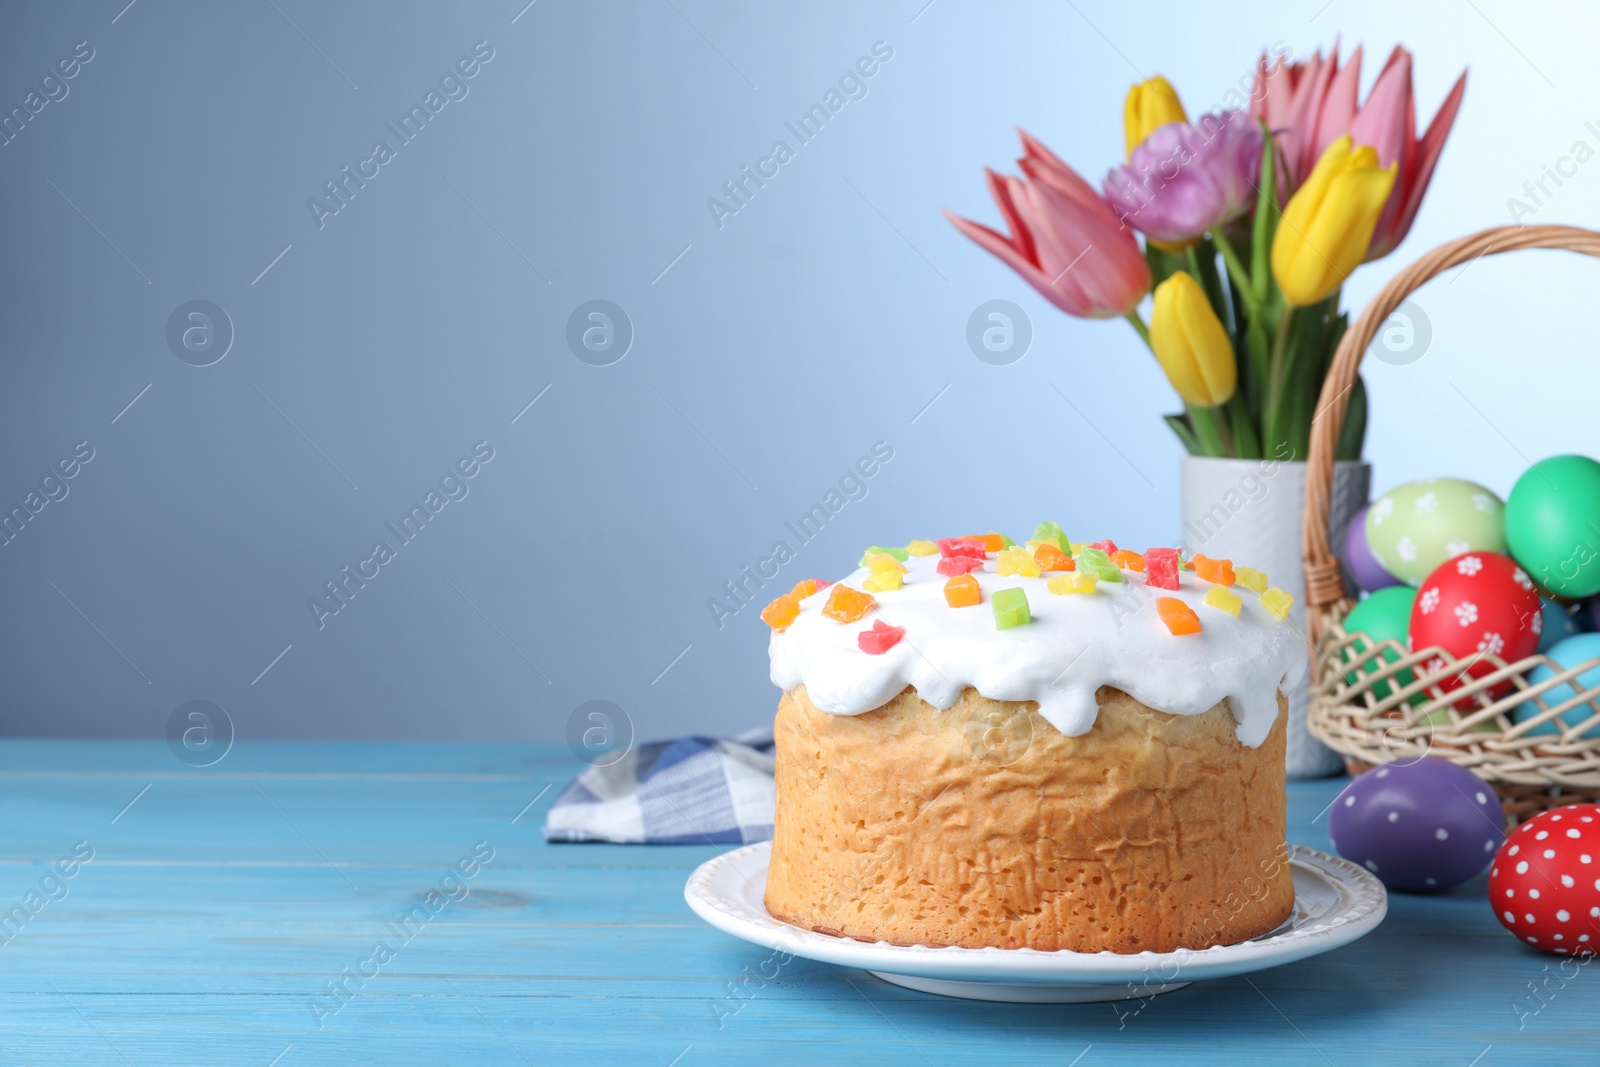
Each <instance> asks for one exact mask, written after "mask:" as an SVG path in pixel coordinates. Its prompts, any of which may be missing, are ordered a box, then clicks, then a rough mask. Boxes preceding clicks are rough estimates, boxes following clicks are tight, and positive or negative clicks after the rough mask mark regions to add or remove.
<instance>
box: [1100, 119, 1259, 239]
mask: <svg viewBox="0 0 1600 1067" xmlns="http://www.w3.org/2000/svg"><path fill="white" fill-rule="evenodd" d="M1260 170H1261V127H1260V126H1258V125H1257V124H1256V121H1255V119H1253V118H1251V117H1250V116H1249V115H1247V114H1245V113H1244V112H1243V111H1223V112H1218V113H1216V114H1211V115H1202V116H1200V118H1199V119H1198V120H1197V121H1195V122H1193V123H1188V122H1169V123H1167V124H1166V125H1165V126H1161V127H1159V128H1157V129H1156V130H1154V131H1152V132H1151V134H1150V136H1149V137H1147V138H1145V141H1144V143H1143V144H1141V145H1140V146H1139V147H1138V148H1135V149H1134V150H1133V155H1132V156H1131V157H1130V158H1129V160H1128V162H1127V164H1126V165H1124V166H1120V167H1113V168H1111V172H1110V173H1109V174H1107V175H1106V180H1105V182H1104V184H1103V186H1102V188H1103V189H1104V190H1105V194H1106V199H1107V200H1108V201H1109V202H1110V204H1111V206H1112V207H1113V208H1115V209H1116V210H1117V211H1118V212H1119V213H1120V214H1121V215H1122V218H1123V219H1125V220H1126V221H1127V223H1128V225H1130V226H1132V227H1134V228H1135V229H1136V230H1138V231H1140V232H1141V233H1143V234H1145V235H1147V236H1149V237H1153V238H1155V239H1156V240H1157V241H1163V242H1166V243H1167V244H1177V245H1182V244H1184V243H1186V242H1189V241H1192V240H1194V239H1196V238H1198V237H1201V236H1203V235H1204V234H1205V232H1206V231H1207V230H1210V229H1213V228H1215V227H1217V226H1221V225H1222V224H1223V223H1226V222H1232V221H1233V220H1234V219H1236V218H1238V217H1239V216H1240V215H1243V214H1245V213H1246V212H1248V211H1249V210H1250V209H1251V207H1253V206H1254V205H1255V202H1256V180H1257V175H1258V173H1259V171H1260Z"/></svg>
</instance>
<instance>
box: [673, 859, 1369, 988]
mask: <svg viewBox="0 0 1600 1067" xmlns="http://www.w3.org/2000/svg"><path fill="white" fill-rule="evenodd" d="M771 854H772V843H771V842H770V841H764V842H761V843H760V844H755V845H746V846H744V847H743V848H736V849H734V850H732V851H730V852H725V853H723V854H722V855H720V856H718V857H716V858H715V859H712V860H708V861H707V862H705V863H702V864H701V865H700V866H699V867H698V868H696V869H695V872H694V874H692V875H690V877H689V882H688V884H687V885H685V886H684V889H683V896H684V899H685V900H687V901H688V902H689V907H691V908H693V909H694V911H695V914H697V915H699V916H700V917H701V918H702V919H704V920H705V921H706V922H708V923H710V924H711V925H712V926H715V927H716V928H717V929H719V930H721V931H723V932H724V933H729V934H732V935H733V936H734V937H737V938H742V939H743V940H745V941H752V942H754V943H755V944H758V945H762V946H765V947H767V948H773V949H778V950H780V951H783V952H787V953H790V954H792V955H795V956H802V957H804V958H806V959H812V960H820V961H822V962H824V963H836V964H839V965H840V966H844V967H862V968H865V969H866V970H868V971H871V972H872V973H873V974H874V975H876V976H877V977H879V978H882V979H883V980H884V981H886V982H893V983H894V984H896V985H902V986H907V987H909V988H911V989H918V990H921V991H922V992H924V993H939V994H942V995H944V996H951V997H967V998H969V999H972V1000H1002V1001H1017V1002H1026V1003H1068V1002H1082V1001H1095V1000H1123V999H1127V998H1130V997H1148V996H1152V995H1153V994H1156V993H1165V992H1168V991H1169V990H1173V989H1179V988H1182V987H1183V986H1186V985H1188V984H1189V983H1190V982H1195V981H1200V980H1202V979H1206V978H1226V977H1229V976H1231V975H1236V974H1247V973H1249V972H1251V971H1259V970H1262V969H1264V968H1267V967H1277V966H1279V965H1280V964H1284V963H1293V962H1294V961H1295V960H1303V959H1305V958H1306V957H1307V956H1315V955H1317V954H1318V953H1322V952H1327V951H1329V950H1331V949H1336V948H1339V947H1340V946H1341V945H1347V944H1349V943H1350V942H1352V941H1354V940H1355V939H1356V938H1358V937H1361V936H1362V935H1363V934H1366V933H1368V932H1369V931H1371V930H1372V929H1373V928H1374V927H1376V926H1377V925H1378V923H1380V922H1382V921H1383V916H1384V914H1385V912H1387V911H1388V907H1389V904H1388V896H1387V894H1386V893H1385V892H1384V889H1383V884H1382V883H1381V882H1379V881H1378V880H1377V879H1376V878H1374V877H1373V876H1372V875H1371V874H1370V873H1368V872H1367V871H1365V870H1363V869H1362V868H1360V867H1357V866H1356V865H1355V864H1353V863H1348V862H1346V861H1344V860H1342V859H1339V858H1338V857H1337V856H1330V855H1328V854H1327V853H1324V852H1317V851H1316V850H1314V849H1309V848H1302V847H1300V846H1299V845H1290V846H1289V867H1290V870H1291V872H1292V874H1293V876H1294V898H1295V899H1294V914H1293V915H1291V916H1290V917H1289V919H1288V920H1287V921H1286V922H1285V923H1284V924H1283V925H1282V926H1280V927H1278V929H1276V930H1273V931H1272V932H1271V933H1267V934H1263V935H1261V936H1260V937H1257V938H1254V939H1252V940H1250V941H1245V942H1242V943H1240V944H1237V945H1218V946H1215V947H1213V948H1208V949H1202V950H1194V951H1192V950H1188V949H1179V950H1178V951H1176V952H1139V953H1131V954H1121V953H1115V952H1038V951H1036V950H1034V949H1028V948H1020V949H1003V948H929V947H927V946H924V945H910V946H905V945H891V944H889V943H887V942H884V941H877V942H867V941H857V940H854V939H853V938H848V937H832V936H830V935H828V934H819V933H816V932H814V931H811V930H802V929H800V928H799V927H797V926H790V925H789V924H788V923H785V922H781V921H779V920H778V919H774V918H773V917H772V916H771V915H769V914H767V909H766V906H765V905H764V904H763V903H762V894H763V893H764V891H765V889H766V884H767V861H768V859H769V858H770V856H771Z"/></svg>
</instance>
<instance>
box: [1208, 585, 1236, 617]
mask: <svg viewBox="0 0 1600 1067" xmlns="http://www.w3.org/2000/svg"><path fill="white" fill-rule="evenodd" d="M1205 603H1206V604H1207V605H1208V606H1210V607H1213V608H1216V609H1217V610H1218V611H1225V612H1227V613H1228V614H1229V615H1232V616H1234V617H1238V614H1239V606H1240V605H1241V604H1243V603H1244V601H1242V600H1240V599H1239V594H1238V593H1235V592H1233V591H1232V590H1230V589H1229V588H1228V587H1227V586H1225V585H1213V586H1211V587H1210V588H1209V589H1207V590H1206V597H1205Z"/></svg>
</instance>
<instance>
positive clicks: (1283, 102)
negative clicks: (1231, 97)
mask: <svg viewBox="0 0 1600 1067" xmlns="http://www.w3.org/2000/svg"><path fill="white" fill-rule="evenodd" d="M1360 81H1361V48H1360V47H1359V46H1358V47H1357V48H1356V50H1355V51H1354V52H1352V53H1351V54H1350V59H1349V61H1348V62H1347V63H1346V64H1345V65H1344V66H1342V67H1341V66H1340V65H1339V46H1338V44H1335V45H1334V48H1333V55H1332V56H1331V57H1330V58H1328V59H1326V60H1324V59H1323V58H1322V52H1321V51H1320V50H1319V51H1318V52H1317V53H1316V54H1315V55H1314V56H1312V57H1311V59H1310V61H1309V62H1306V63H1294V64H1285V63H1284V62H1283V60H1282V59H1279V60H1278V61H1277V62H1276V63H1274V64H1273V65H1272V67H1271V68H1268V66H1267V61H1266V56H1265V55H1263V56H1262V57H1261V60H1260V62H1259V63H1258V65H1257V68H1256V83H1255V89H1254V91H1253V92H1252V93H1251V101H1252V102H1251V111H1252V113H1253V114H1255V115H1256V116H1257V117H1258V118H1260V119H1261V120H1262V121H1264V122H1265V123H1266V124H1267V128H1268V129H1269V130H1271V131H1272V132H1273V135H1274V137H1275V138H1276V141H1277V146H1278V150H1279V151H1280V152H1281V154H1282V159H1283V166H1284V172H1285V175H1286V177H1287V178H1288V189H1289V191H1291V192H1292V191H1293V190H1294V189H1296V188H1298V187H1299V185H1300V183H1301V182H1302V181H1304V180H1305V178H1306V175H1308V174H1310V173H1311V168H1312V167H1313V166H1315V165H1316V162H1317V160H1318V159H1319V158H1320V157H1321V155H1322V153H1323V150H1324V149H1326V148H1327V147H1328V146H1329V145H1330V144H1332V143H1333V142H1334V141H1336V140H1338V139H1339V138H1340V137H1342V136H1343V135H1345V134H1347V133H1348V134H1349V135H1350V136H1351V137H1353V138H1354V139H1355V142H1356V143H1357V144H1368V145H1372V146H1373V147H1374V148H1376V149H1377V150H1378V165H1379V166H1383V167H1387V166H1389V165H1390V164H1391V163H1397V164H1399V167H1398V175H1397V177H1396V179H1395V185H1394V192H1393V193H1391V194H1390V195H1389V202H1388V204H1387V205H1385V207H1384V210H1383V216H1382V217H1381V218H1380V219H1379V220H1378V228H1377V230H1376V231H1374V233H1373V235H1372V245H1371V247H1370V248H1369V249H1368V251H1367V259H1368V260H1369V261H1370V260H1374V259H1378V258H1380V257H1382V256H1386V255H1388V254H1389V253H1390V252H1392V251H1394V249H1395V247H1396V246H1398V245H1399V244H1400V242H1401V241H1403V240H1405V236H1406V234H1407V233H1409V232H1410V230H1411V224H1412V222H1413V221H1415V220H1416V217H1417V209H1418V208H1419V207H1421V206H1422V197H1423V194H1424V193H1426V192H1427V191H1428V182H1429V180H1431V179H1432V177H1433V168H1434V164H1436V163H1437V162H1438V161H1439V153H1440V152H1441V151H1442V150H1443V149H1444V142H1445V138H1446V137H1448V136H1449V135H1450V127H1451V125H1452V124H1453V123H1454V122H1455V118H1456V111H1457V110H1458V109H1459V108H1460V106H1461V97H1462V94H1464V93H1465V92H1466V88H1467V74H1466V72H1465V71H1462V72H1461V77H1459V78H1457V79H1456V83H1455V85H1454V86H1452V87H1451V89H1450V92H1449V94H1448V95H1447V96H1446V97H1445V99H1444V103H1443V104H1441V105H1440V106H1439V110H1438V112H1437V113H1436V114H1435V115H1434V116H1433V121H1432V122H1430V123H1429V124H1428V129H1427V132H1425V133H1424V134H1423V135H1422V137H1421V138H1420V139H1418V138H1417V137H1416V113H1415V103H1414V99H1413V94H1412V89H1411V53H1410V52H1408V51H1407V50H1406V49H1404V48H1402V47H1399V46H1396V47H1395V50H1394V51H1393V52H1391V53H1390V54H1389V59H1388V62H1386V63H1385V64H1384V65H1383V71H1382V72H1381V73H1380V74H1379V75H1378V80H1377V81H1376V82H1374V83H1373V86H1372V90H1371V91H1370V92H1368V93H1367V102H1366V103H1365V104H1361V105H1360V106H1357V103H1356V90H1357V88H1358V85H1359V83H1360Z"/></svg>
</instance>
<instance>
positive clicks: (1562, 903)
mask: <svg viewBox="0 0 1600 1067" xmlns="http://www.w3.org/2000/svg"><path fill="white" fill-rule="evenodd" d="M1597 858H1600V805H1595V804H1569V805H1567V806H1566V807H1562V808H1554V809H1552V810H1550V811H1547V812H1545V813H1544V814H1542V815H1537V816H1535V817H1533V818H1532V819H1529V820H1528V821H1527V822H1525V823H1523V824H1522V825H1521V826H1519V827H1517V828H1516V829H1515V830H1513V831H1512V832H1511V833H1510V835H1508V836H1507V837H1506V841H1505V844H1504V845H1502V846H1501V848H1500V851H1499V853H1498V854H1497V855H1496V856H1495V858H1494V866H1493V867H1491V868H1490V869H1489V902H1490V904H1491V905H1493V907H1494V912H1495V916H1496V917H1497V918H1498V919H1499V920H1500V925H1502V926H1504V927H1505V928H1506V929H1507V930H1509V931H1511V933H1512V934H1513V935H1515V936H1516V938H1517V939H1518V940H1520V941H1522V942H1523V943H1524V944H1526V945H1529V946H1530V947H1532V948H1536V949H1540V950H1542V951H1544V952H1552V953H1554V954H1556V955H1558V956H1587V955H1589V954H1590V953H1592V952H1593V951H1595V949H1594V946H1595V945H1596V944H1600V862H1596V860H1597Z"/></svg>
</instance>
